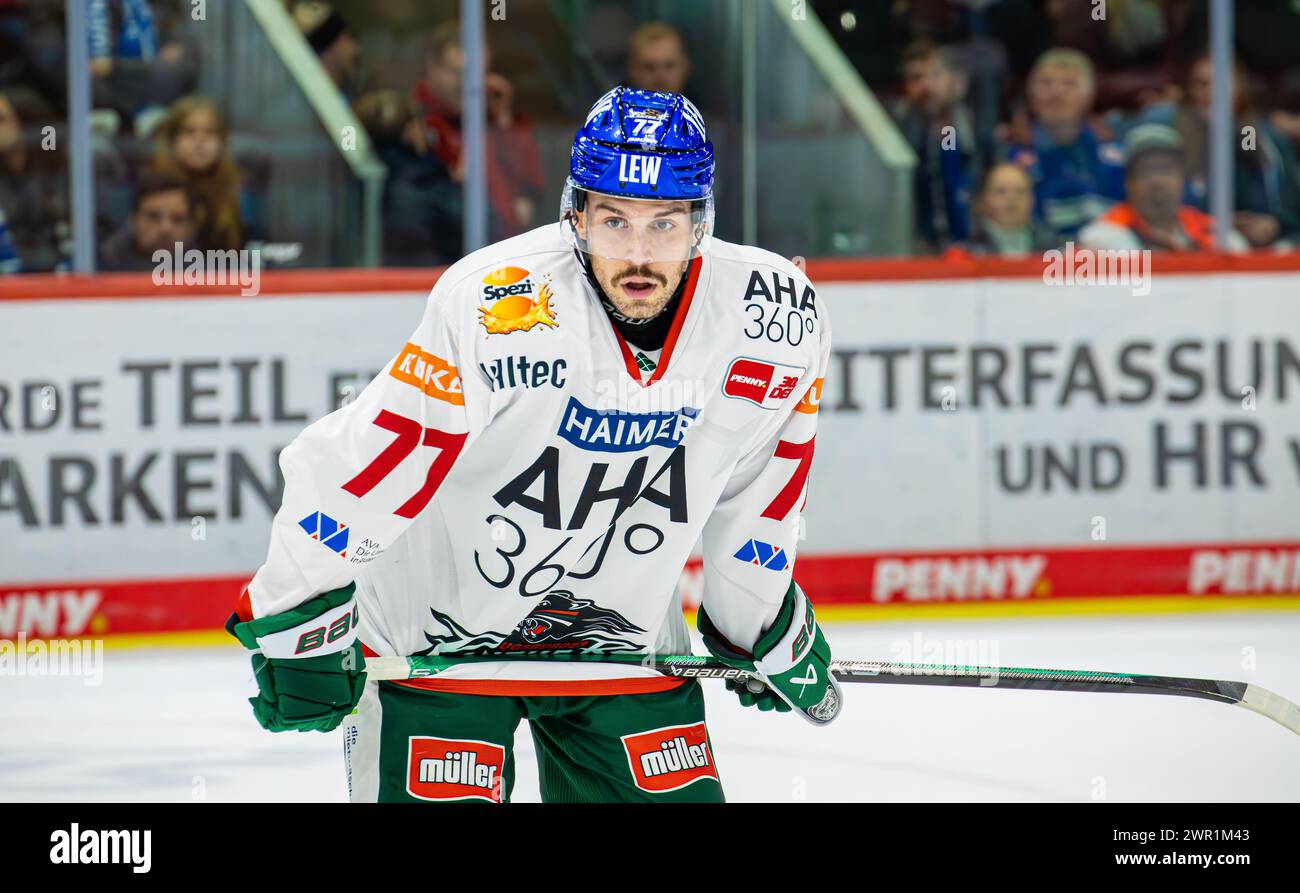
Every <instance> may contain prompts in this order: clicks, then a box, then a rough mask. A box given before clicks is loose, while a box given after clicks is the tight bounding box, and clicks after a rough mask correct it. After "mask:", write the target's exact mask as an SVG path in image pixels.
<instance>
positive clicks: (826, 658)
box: [697, 581, 844, 725]
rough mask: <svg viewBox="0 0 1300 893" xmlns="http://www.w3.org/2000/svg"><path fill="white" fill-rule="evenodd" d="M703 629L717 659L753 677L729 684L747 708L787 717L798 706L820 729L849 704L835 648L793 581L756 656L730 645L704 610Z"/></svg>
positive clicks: (701, 614) (700, 623) (757, 646)
mask: <svg viewBox="0 0 1300 893" xmlns="http://www.w3.org/2000/svg"><path fill="white" fill-rule="evenodd" d="M697 626H698V627H699V630H700V634H701V635H702V636H703V637H704V645H705V647H706V648H708V649H709V652H710V653H711V654H713V656H714V657H716V658H718V659H719V660H721V661H722V662H723V663H725V664H727V665H729V666H732V667H735V668H736V669H738V670H744V671H745V672H746V673H749V674H750V677H749V679H747V680H728V681H727V688H729V689H731V690H732V691H734V692H736V693H737V694H738V695H740V703H741V704H743V705H745V706H746V707H752V706H757V707H758V709H760V710H778V711H780V712H783V713H784V712H787V711H789V710H790V709H792V708H793V709H794V710H797V711H798V712H799V713H801V714H802V715H803V717H804V718H805V719H807V720H809V721H810V722H812V723H815V724H817V725H825V724H826V723H828V722H830V721H831V720H833V719H834V718H835V717H836V716H838V715H839V712H840V706H841V705H842V704H843V702H844V701H843V698H842V697H841V696H840V687H839V683H837V682H836V681H835V678H834V677H833V676H831V671H830V663H831V646H830V645H829V644H827V642H826V637H825V636H823V635H822V631H821V627H820V626H818V625H817V618H816V617H815V616H813V607H812V602H810V601H809V600H808V598H807V597H806V596H805V595H804V594H803V590H801V589H800V588H799V587H798V586H796V585H795V584H794V582H793V581H791V583H790V589H789V591H788V592H786V594H785V601H784V602H782V604H781V611H780V613H779V614H777V617H776V620H775V621H773V623H772V625H771V627H769V628H768V629H767V631H766V632H764V633H763V634H762V635H761V636H759V638H758V642H757V643H755V645H754V653H753V654H752V655H751V654H747V653H746V652H744V651H742V650H741V649H739V648H738V647H736V646H735V645H733V644H732V643H731V642H729V641H727V638H726V637H725V636H723V635H722V633H721V632H719V631H718V628H717V627H716V626H714V624H713V621H712V620H710V619H709V615H708V614H707V613H705V610H704V608H700V612H699V618H698V620H697Z"/></svg>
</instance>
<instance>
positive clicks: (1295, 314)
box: [0, 272, 1300, 635]
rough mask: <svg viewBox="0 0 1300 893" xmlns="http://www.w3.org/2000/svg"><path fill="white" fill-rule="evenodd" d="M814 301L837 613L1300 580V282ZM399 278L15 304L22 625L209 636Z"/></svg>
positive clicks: (810, 557) (814, 532) (14, 512)
mask: <svg viewBox="0 0 1300 893" xmlns="http://www.w3.org/2000/svg"><path fill="white" fill-rule="evenodd" d="M353 275H354V276H355V274H353ZM817 286H818V303H819V304H820V305H822V306H825V307H827V308H828V309H829V313H830V316H831V319H832V322H833V327H834V337H835V354H834V357H833V359H832V363H831V367H830V370H829V372H828V375H827V378H826V382H825V386H824V388H823V391H822V395H821V402H820V413H821V421H820V425H819V431H818V435H817V445H816V458H815V461H814V463H813V468H812V474H811V478H810V484H809V493H808V502H807V508H806V511H805V516H804V523H805V540H804V543H803V545H802V548H801V551H800V557H799V565H798V570H797V573H798V574H799V575H800V577H801V580H802V581H803V582H805V585H806V587H808V588H809V591H810V592H817V597H818V600H819V602H822V601H830V602H836V601H839V602H846V603H858V602H860V603H864V604H874V603H884V602H890V601H916V600H940V601H943V600H952V599H963V598H1022V597H1023V598H1028V597H1032V596H1067V597H1069V596H1078V597H1083V596H1095V595H1135V594H1173V593H1187V592H1204V593H1214V592H1222V593H1229V592H1234V593H1293V592H1300V509H1297V505H1298V504H1300V273H1296V272H1277V273H1268V272H1264V273H1213V274H1200V275H1193V274H1167V275H1160V276H1157V277H1153V279H1152V281H1151V283H1150V293H1149V294H1147V295H1141V296H1139V295H1135V294H1134V292H1133V289H1131V288H1128V287H1122V286H1092V287H1068V288H1067V287H1060V286H1054V285H1049V284H1046V283H1044V282H1043V281H1042V280H1041V279H1038V278H1027V277H1024V278H1008V279H966V280H962V279H952V280H942V281H890V282H871V281H861V282H820V283H817ZM386 287H388V286H385V285H377V289H379V290H376V291H374V292H373V293H356V292H349V293H334V292H329V290H328V289H327V290H326V291H327V293H320V294H311V293H294V294H278V295H274V296H262V297H249V298H245V297H238V296H231V297H226V296H203V295H198V296H181V297H170V298H165V299H159V298H156V297H149V298H143V297H140V298H136V297H127V298H120V299H107V298H104V299H100V298H91V299H80V298H78V299H69V298H51V299H39V298H37V299H18V300H0V635H3V634H8V633H12V632H13V631H15V630H22V629H35V630H37V631H38V632H40V631H42V630H44V631H45V632H47V633H48V632H49V631H50V630H54V629H59V630H64V631H67V630H68V629H70V628H71V627H73V626H77V625H78V624H80V627H81V628H83V629H92V630H96V631H109V632H113V631H137V630H160V629H167V628H169V627H170V628H179V629H185V628H194V627H196V626H208V625H210V622H211V621H212V620H213V619H214V618H215V615H214V613H213V612H214V611H215V610H216V609H215V608H214V607H213V606H215V605H218V604H219V605H221V606H225V605H228V604H229V602H230V600H231V598H232V596H231V593H230V590H231V589H232V587H236V586H237V585H238V584H239V581H240V580H243V579H246V578H247V576H248V575H249V574H251V572H252V571H254V570H255V569H256V568H257V567H258V566H259V565H260V563H261V561H262V559H263V557H264V555H265V549H266V537H267V532H268V522H269V519H270V516H271V514H272V512H273V510H274V507H275V506H276V505H277V504H278V495H279V487H280V482H279V471H278V467H277V464H276V456H277V454H278V451H279V450H280V449H281V448H282V447H283V446H284V445H285V444H287V443H288V442H289V441H290V440H291V439H292V438H293V437H294V435H295V434H297V432H298V431H299V430H301V429H302V428H303V427H304V426H305V425H306V424H307V423H308V422H310V421H312V420H314V419H316V418H318V417H320V416H321V415H323V414H325V413H327V412H329V411H330V410H332V409H333V408H335V407H336V406H338V405H340V404H341V403H342V402H344V401H346V400H347V399H349V398H350V396H352V395H354V394H355V393H357V392H358V391H359V390H360V389H361V388H362V387H364V385H365V384H366V383H367V382H368V381H369V380H370V379H371V378H372V377H373V376H374V375H376V374H377V373H378V372H379V371H380V369H381V367H382V366H384V364H385V363H386V362H387V361H388V360H389V359H390V358H391V357H392V356H393V355H394V354H395V352H396V351H397V350H398V349H399V348H400V347H401V345H402V344H403V343H405V340H406V337H407V335H408V334H409V333H410V332H411V330H412V329H413V328H414V326H415V325H416V323H417V322H418V320H419V318H420V313H421V308H422V305H423V301H424V298H425V292H424V291H414V290H402V291H385V290H383V289H384V288H386ZM1098 550H1102V551H1103V553H1104V555H1105V557H1106V560H1105V561H1099V560H1098V555H1099V552H1098ZM684 582H685V584H686V585H684V587H683V591H684V592H685V593H687V600H688V601H690V600H691V599H692V595H691V593H692V592H694V597H695V598H698V592H697V591H696V590H698V582H699V579H698V570H697V568H694V567H693V568H691V569H688V572H687V575H686V579H685V581H684ZM236 592H237V590H236ZM187 604H188V605H191V606H192V607H193V610H191V611H189V612H188V613H187V612H186V611H185V610H183V609H182V606H184V605H187ZM115 606H116V607H115ZM222 610H225V608H224V607H223V608H222ZM74 618H75V619H76V620H77V622H76V623H74V622H73V620H74ZM72 631H73V632H75V631H76V630H72Z"/></svg>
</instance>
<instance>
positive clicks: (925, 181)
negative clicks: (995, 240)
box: [895, 44, 985, 251]
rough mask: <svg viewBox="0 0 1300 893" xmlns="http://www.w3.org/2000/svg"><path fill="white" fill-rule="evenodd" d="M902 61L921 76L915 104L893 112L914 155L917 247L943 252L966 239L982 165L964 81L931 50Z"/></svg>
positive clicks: (941, 52)
mask: <svg viewBox="0 0 1300 893" xmlns="http://www.w3.org/2000/svg"><path fill="white" fill-rule="evenodd" d="M904 58H905V59H907V60H910V62H911V64H913V65H914V71H916V70H919V71H920V72H921V76H920V81H919V83H918V84H915V85H914V86H913V88H912V95H913V96H915V97H916V99H915V101H914V102H905V103H903V104H901V105H899V106H898V107H896V109H895V110H896V112H898V113H899V118H898V119H897V123H898V127H899V130H901V131H902V134H903V137H904V138H905V139H906V140H907V141H908V142H909V143H910V144H911V146H912V149H913V150H915V152H916V155H917V166H916V172H915V174H914V179H913V194H914V196H915V201H916V241H917V243H918V245H917V247H918V250H921V251H927V250H928V251H942V250H944V249H945V248H947V247H948V246H949V245H950V244H952V243H953V242H961V241H964V240H965V239H966V238H967V237H968V236H969V235H970V199H971V190H972V188H973V187H974V185H975V181H976V180H977V179H978V178H979V176H980V173H981V171H982V170H983V167H984V161H985V160H984V156H983V153H982V152H981V151H980V148H979V139H978V135H977V131H976V127H975V119H974V116H973V115H972V114H971V112H970V109H969V108H967V107H966V105H965V103H964V102H963V97H964V96H965V92H966V86H967V80H966V75H965V72H964V71H963V70H962V68H961V64H960V61H959V60H958V58H957V56H956V54H955V53H954V52H952V51H951V50H950V49H948V48H946V47H936V46H934V45H932V44H930V45H925V46H922V47H914V48H911V49H909V51H908V52H907V53H905V54H904ZM905 64H907V63H905Z"/></svg>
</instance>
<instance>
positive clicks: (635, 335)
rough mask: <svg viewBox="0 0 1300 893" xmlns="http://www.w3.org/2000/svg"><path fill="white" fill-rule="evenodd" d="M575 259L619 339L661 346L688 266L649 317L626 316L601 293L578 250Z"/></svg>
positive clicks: (678, 302)
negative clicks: (658, 307) (670, 295)
mask: <svg viewBox="0 0 1300 893" xmlns="http://www.w3.org/2000/svg"><path fill="white" fill-rule="evenodd" d="M578 262H579V263H580V264H581V265H582V269H583V271H584V272H586V274H587V281H588V282H590V283H591V287H592V288H594V289H595V290H596V297H597V298H599V299H600V304H601V306H602V307H604V308H605V313H607V314H608V315H609V321H610V322H611V323H613V324H614V328H615V329H617V330H618V333H619V334H620V335H622V336H623V340H624V341H626V342H627V343H628V344H631V345H634V346H636V347H639V348H641V349H642V350H662V349H663V346H664V343H665V342H667V340H668V330H669V329H671V328H672V327H673V319H674V318H675V317H676V316H677V308H678V307H679V306H681V303H682V295H683V294H685V292H686V280H687V279H689V278H690V272H691V268H690V265H687V267H686V269H684V270H682V279H681V281H680V282H678V283H677V289H676V291H674V292H673V296H672V297H671V298H669V299H668V303H667V304H665V305H664V309H663V310H660V311H659V314H658V315H657V316H655V317H652V318H651V319H645V320H629V319H627V318H626V317H624V316H623V314H621V313H619V312H618V310H617V309H616V308H615V307H614V304H613V303H612V302H611V301H610V300H609V298H608V296H606V294H605V290H604V289H602V288H601V287H600V283H598V282H597V281H596V277H595V276H594V275H592V272H591V263H590V261H588V260H587V259H586V258H585V257H582V256H581V254H579V256H578Z"/></svg>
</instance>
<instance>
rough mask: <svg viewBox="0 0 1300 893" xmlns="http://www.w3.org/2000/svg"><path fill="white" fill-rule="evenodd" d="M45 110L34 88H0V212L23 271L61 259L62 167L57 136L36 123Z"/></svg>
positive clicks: (44, 268) (47, 268) (46, 268)
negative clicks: (6, 224)
mask: <svg viewBox="0 0 1300 893" xmlns="http://www.w3.org/2000/svg"><path fill="white" fill-rule="evenodd" d="M48 115H49V109H48V108H46V107H45V105H44V102H43V101H42V100H41V99H40V97H39V96H38V95H37V94H36V93H35V91H32V90H28V89H26V88H23V87H7V88H4V89H3V90H0V213H2V214H3V215H4V216H5V218H6V220H7V222H8V227H7V228H8V238H9V241H10V243H11V244H12V250H13V253H14V254H15V255H16V257H18V258H20V259H21V261H22V269H23V271H24V272H28V273H32V272H52V271H55V270H58V269H61V268H63V267H64V266H66V263H67V252H66V250H65V242H66V240H67V238H68V236H69V232H70V230H69V225H68V193H67V168H66V166H65V164H64V160H65V159H64V155H63V153H62V152H61V151H59V144H58V140H57V136H56V135H55V134H54V132H53V131H52V130H51V131H47V132H44V133H43V132H42V131H41V129H40V127H39V125H40V123H41V122H43V121H46V120H48ZM24 125H28V126H27V127H24ZM52 136H54V139H51V137H52Z"/></svg>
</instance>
